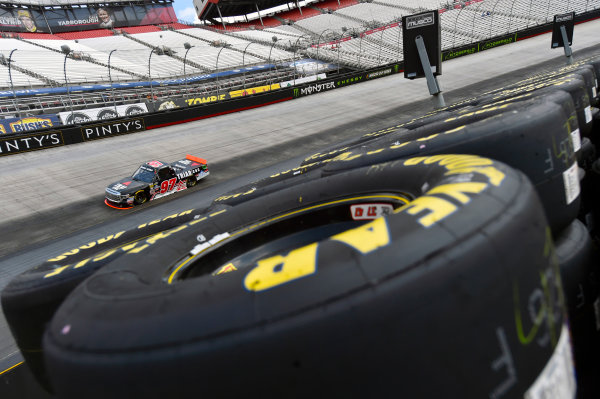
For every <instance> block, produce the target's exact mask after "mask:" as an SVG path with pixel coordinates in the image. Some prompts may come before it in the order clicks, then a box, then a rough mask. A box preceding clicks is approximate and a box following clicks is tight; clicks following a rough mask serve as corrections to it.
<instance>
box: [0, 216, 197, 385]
mask: <svg viewBox="0 0 600 399" xmlns="http://www.w3.org/2000/svg"><path fill="white" fill-rule="evenodd" d="M206 211H207V209H196V210H195V209H190V210H186V211H182V212H179V213H175V214H172V215H169V216H166V217H164V218H162V219H156V220H149V221H148V222H146V223H142V224H140V225H138V226H137V227H136V228H134V229H130V230H125V231H118V232H114V233H112V234H108V235H106V236H104V237H101V238H98V239H96V240H94V241H90V242H88V243H86V244H84V245H81V246H78V247H75V248H73V249H70V250H68V251H65V252H63V253H62V254H58V255H53V256H52V257H50V258H49V259H48V260H46V261H45V262H43V263H41V264H40V265H38V266H36V267H34V268H32V269H30V270H27V271H26V272H24V273H22V274H20V275H18V276H16V277H15V278H13V279H12V280H11V281H10V282H9V283H8V284H7V285H6V286H5V287H4V288H3V290H2V293H1V294H0V300H1V302H2V311H3V313H4V317H5V319H6V321H7V323H8V326H9V328H10V330H11V333H12V335H13V337H14V339H15V342H16V343H17V346H18V347H19V350H20V351H21V354H22V355H23V358H24V359H25V363H26V364H27V366H28V367H29V369H30V370H31V371H32V373H33V376H34V377H35V378H36V380H37V381H38V382H39V383H40V385H42V386H43V387H44V388H45V389H46V390H47V391H50V392H51V387H50V384H49V381H48V378H47V375H46V370H45V367H44V363H43V357H42V336H43V333H44V329H45V327H46V324H48V322H49V321H50V319H51V318H52V316H53V315H54V312H55V311H56V309H57V308H58V307H59V305H60V304H61V303H62V301H63V300H64V299H65V298H66V297H67V295H68V294H69V293H70V292H71V291H72V290H73V289H74V288H75V287H76V286H77V285H79V283H81V282H82V281H83V280H85V279H86V278H87V277H89V276H90V275H92V274H93V273H94V272H95V271H96V270H98V269H100V268H101V267H103V266H104V265H106V264H107V263H109V262H110V261H112V260H114V259H116V258H117V257H119V256H121V255H122V254H123V253H125V252H126V251H129V250H134V249H135V248H136V245H137V242H138V241H139V240H141V239H147V238H148V237H151V236H153V235H155V234H159V233H161V232H162V234H164V232H165V231H168V230H170V229H173V228H176V227H177V226H179V225H181V224H183V223H185V222H188V221H190V220H193V219H194V218H195V217H197V216H198V215H199V214H202V213H204V212H206Z"/></svg>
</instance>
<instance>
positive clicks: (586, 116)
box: [478, 70, 592, 136]
mask: <svg viewBox="0 0 600 399" xmlns="http://www.w3.org/2000/svg"><path fill="white" fill-rule="evenodd" d="M586 71H587V70H586ZM582 74H589V71H587V72H585V71H584V72H577V73H575V72H573V73H570V74H568V75H561V76H557V77H552V78H549V79H545V80H542V81H539V82H535V81H533V82H528V84H525V85H523V86H517V87H514V88H506V89H505V90H503V91H498V92H496V93H493V94H489V95H486V96H482V98H481V99H480V102H479V103H478V105H485V104H493V103H497V102H499V101H507V100H511V99H515V98H519V97H521V96H528V95H534V96H538V95H544V94H546V93H551V92H553V91H555V90H557V89H558V90H564V91H566V92H567V93H569V95H570V96H571V98H572V99H573V103H574V105H575V109H576V111H577V123H578V125H579V129H580V131H581V135H582V136H589V134H590V133H591V130H592V120H591V104H590V98H589V96H588V91H589V90H591V89H590V88H588V86H587V84H586V79H585V78H584V77H583V76H582Z"/></svg>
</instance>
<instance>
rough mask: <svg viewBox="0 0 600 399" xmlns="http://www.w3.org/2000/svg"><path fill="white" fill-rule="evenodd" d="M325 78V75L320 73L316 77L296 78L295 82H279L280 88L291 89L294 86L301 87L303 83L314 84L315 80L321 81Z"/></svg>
mask: <svg viewBox="0 0 600 399" xmlns="http://www.w3.org/2000/svg"><path fill="white" fill-rule="evenodd" d="M325 78H327V74H324V73H320V74H318V75H312V76H306V77H303V78H298V79H296V80H287V81H285V82H281V87H291V86H295V85H301V84H303V83H309V82H314V81H315V80H321V79H325Z"/></svg>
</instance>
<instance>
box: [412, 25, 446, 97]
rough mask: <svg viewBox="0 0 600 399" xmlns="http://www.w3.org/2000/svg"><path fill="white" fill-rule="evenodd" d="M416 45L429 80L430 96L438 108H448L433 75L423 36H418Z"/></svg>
mask: <svg viewBox="0 0 600 399" xmlns="http://www.w3.org/2000/svg"><path fill="white" fill-rule="evenodd" d="M415 43H416V45H417V51H418V52H419V59H420V61H421V66H422V67H423V72H424V73H425V78H426V79H427V88H428V89H429V94H431V95H432V96H433V97H434V99H435V101H436V108H443V107H445V106H446V102H445V101H444V95H443V94H442V90H441V89H440V85H439V83H438V81H437V78H436V77H435V76H434V75H433V70H432V68H431V63H430V62H429V56H428V55H427V49H426V48H425V42H424V41H423V36H421V35H419V36H417V38H416V39H415Z"/></svg>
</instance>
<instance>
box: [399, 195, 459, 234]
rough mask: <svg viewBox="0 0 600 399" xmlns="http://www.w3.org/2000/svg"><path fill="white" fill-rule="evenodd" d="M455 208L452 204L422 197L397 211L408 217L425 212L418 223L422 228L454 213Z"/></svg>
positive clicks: (434, 198)
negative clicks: (403, 212) (408, 215)
mask: <svg viewBox="0 0 600 399" xmlns="http://www.w3.org/2000/svg"><path fill="white" fill-rule="evenodd" d="M456 209H457V207H456V205H454V204H453V203H451V202H449V201H446V200H444V199H441V198H437V197H428V196H423V197H419V198H417V199H416V200H414V201H412V202H409V203H408V204H406V205H404V206H403V207H402V208H399V209H398V211H406V212H408V214H410V215H416V214H418V213H421V212H427V214H426V215H424V216H421V217H420V218H419V219H418V222H419V223H420V224H421V226H423V227H430V226H432V225H433V224H435V223H437V222H439V221H440V220H443V219H445V218H446V217H448V216H449V215H450V214H451V213H453V212H454V211H456Z"/></svg>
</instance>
